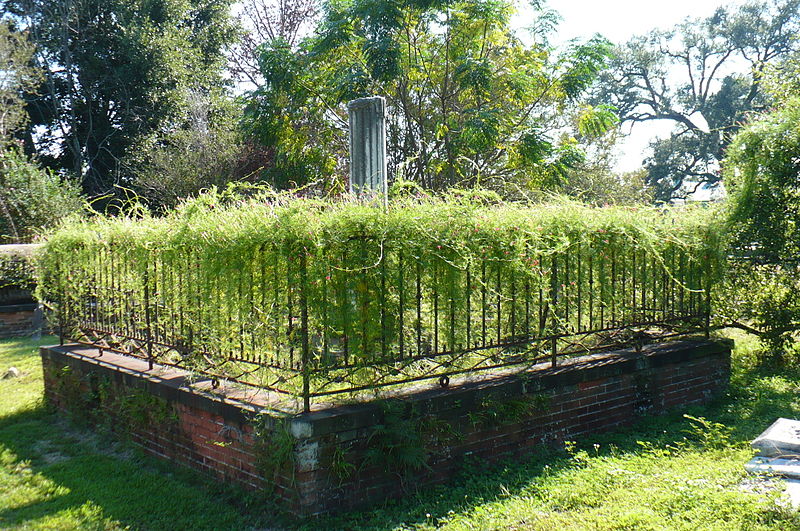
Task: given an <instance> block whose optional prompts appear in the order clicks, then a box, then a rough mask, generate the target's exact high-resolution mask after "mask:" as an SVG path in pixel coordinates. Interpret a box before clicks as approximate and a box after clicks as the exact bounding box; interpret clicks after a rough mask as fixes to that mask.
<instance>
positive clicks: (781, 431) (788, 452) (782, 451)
mask: <svg viewBox="0 0 800 531" xmlns="http://www.w3.org/2000/svg"><path fill="white" fill-rule="evenodd" d="M751 445H752V447H753V448H755V449H756V450H758V453H759V454H760V455H762V456H765V457H789V456H800V421H797V420H792V419H785V418H779V419H778V420H776V421H775V422H773V423H772V425H771V426H770V427H769V428H767V429H766V430H764V432H763V433H762V434H761V435H759V436H758V437H757V438H756V439H755V440H754V441H753V442H752V443H751Z"/></svg>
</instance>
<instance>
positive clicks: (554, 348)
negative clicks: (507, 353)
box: [550, 253, 558, 367]
mask: <svg viewBox="0 0 800 531" xmlns="http://www.w3.org/2000/svg"><path fill="white" fill-rule="evenodd" d="M557 305H558V258H557V257H556V254H555V253H553V264H552V269H551V270H550V322H551V323H552V329H551V330H550V333H551V334H552V337H551V338H550V356H551V363H552V365H553V367H555V366H557V365H558V338H557V337H556V330H557V329H558V326H557V325H558V322H557V321H558V311H557Z"/></svg>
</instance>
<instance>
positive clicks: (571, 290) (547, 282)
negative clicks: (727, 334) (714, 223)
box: [57, 235, 712, 410]
mask: <svg viewBox="0 0 800 531" xmlns="http://www.w3.org/2000/svg"><path fill="white" fill-rule="evenodd" d="M613 238H614V237H613V236H610V235H595V236H594V237H592V238H589V239H584V240H582V241H579V242H577V243H573V244H570V245H569V246H567V247H565V248H563V249H561V250H558V251H540V250H535V249H530V250H522V251H520V250H507V251H506V253H507V254H509V255H511V257H508V256H507V255H506V254H503V253H502V252H500V253H498V252H489V253H487V255H486V256H485V257H483V258H482V259H480V260H475V259H461V258H460V257H459V256H458V253H457V252H455V251H452V250H448V249H441V248H439V249H422V248H413V247H409V246H405V245H393V244H392V243H391V242H389V241H377V240H374V239H370V238H352V239H351V240H350V241H349V243H348V245H346V246H345V247H344V248H345V251H344V252H342V253H341V254H340V255H338V256H334V255H326V253H325V250H324V249H322V250H316V251H314V252H313V253H312V252H309V250H308V249H304V248H298V247H296V246H292V245H288V244H287V245H284V246H277V245H275V244H271V246H270V247H268V246H267V244H265V245H261V246H254V247H253V248H251V249H248V250H246V251H245V252H244V255H246V256H242V258H241V260H240V261H238V262H237V263H236V264H227V265H226V264H225V263H219V262H214V258H213V257H208V256H200V255H199V253H197V252H195V251H193V250H192V249H191V248H185V249H181V250H175V251H172V252H161V251H152V252H149V253H146V254H144V255H142V254H141V253H139V254H133V253H129V252H127V251H126V249H124V248H121V247H115V246H111V245H101V246H97V247H95V248H92V249H90V250H85V251H83V252H84V253H86V254H85V256H86V260H85V261H84V267H81V268H79V269H77V270H76V269H72V270H70V271H62V272H60V273H59V275H58V276H59V279H58V286H59V288H58V292H59V294H58V299H59V301H58V305H57V306H58V315H59V318H60V323H61V324H60V330H61V335H62V339H63V340H72V341H77V342H80V343H85V344H89V345H93V346H96V347H98V348H100V349H106V350H112V351H116V352H120V353H123V354H125V355H129V356H135V357H138V358H142V359H145V360H148V361H149V363H150V366H151V367H152V365H153V364H154V363H159V364H165V365H172V366H176V367H180V368H184V369H188V370H192V371H196V372H198V373H201V374H204V375H207V376H208V377H210V378H211V379H212V380H213V381H214V383H215V384H216V382H218V381H219V380H222V379H225V380H229V381H232V382H238V383H242V384H247V385H254V386H258V387H260V388H263V389H266V390H269V391H273V392H276V393H279V394H282V395H286V396H289V397H295V398H297V399H300V400H302V402H303V406H304V408H305V409H306V410H308V409H309V408H310V406H311V402H312V400H314V399H315V398H318V397H331V396H333V395H340V394H343V393H358V392H362V391H366V390H374V389H378V388H383V387H389V386H396V385H402V384H408V383H411V382H417V381H421V380H426V379H436V378H438V379H439V381H440V383H441V384H442V385H447V383H448V382H449V378H450V377H451V376H453V375H458V374H472V373H478V372H484V371H490V370H496V369H499V368H503V367H509V366H525V365H532V364H536V363H541V362H544V361H547V362H549V363H552V364H554V365H555V364H557V363H558V359H559V358H560V357H564V356H569V355H575V354H579V353H585V352H591V351H594V350H598V349H606V348H611V347H615V346H620V345H630V344H641V343H642V342H644V341H647V340H652V339H655V338H660V337H666V336H670V335H674V334H679V333H685V332H697V331H700V330H706V331H707V330H708V319H709V307H710V290H711V284H712V278H711V277H712V275H711V271H710V267H709V266H708V264H707V263H706V262H707V260H703V257H702V256H700V254H701V253H698V252H697V250H696V249H687V248H684V247H681V246H679V245H677V244H675V245H667V246H665V247H664V248H663V249H662V250H661V251H660V252H657V253H656V252H653V251H652V250H647V249H640V248H635V247H628V248H624V249H625V252H620V247H619V246H616V245H613V244H612V243H613V242H609V240H610V239H613ZM423 254H425V259H424V260H422V259H421V257H422V255H423ZM321 257H324V259H323V258H321Z"/></svg>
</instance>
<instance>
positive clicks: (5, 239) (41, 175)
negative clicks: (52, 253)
mask: <svg viewBox="0 0 800 531" xmlns="http://www.w3.org/2000/svg"><path fill="white" fill-rule="evenodd" d="M82 207H83V201H82V199H81V196H80V191H79V188H78V186H77V185H76V184H75V183H73V182H72V181H70V180H68V179H64V178H61V177H58V176H57V175H55V174H54V173H52V172H51V171H48V170H43V169H40V168H39V167H38V166H36V164H34V163H32V162H31V161H29V160H28V159H27V158H25V156H24V155H23V154H22V153H21V152H20V150H19V149H17V148H16V147H14V146H12V147H10V148H7V149H5V150H3V151H0V244H2V243H24V242H29V241H31V240H33V239H34V238H35V237H36V236H37V235H39V234H40V233H42V232H43V231H44V230H46V229H47V228H50V227H53V226H55V225H57V224H58V222H59V221H60V220H61V219H64V218H65V217H67V216H69V215H70V214H74V213H77V212H80V211H81V209H82Z"/></svg>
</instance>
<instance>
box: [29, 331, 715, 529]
mask: <svg viewBox="0 0 800 531" xmlns="http://www.w3.org/2000/svg"><path fill="white" fill-rule="evenodd" d="M96 353H97V351H96V350H95V349H92V350H91V351H90V350H89V349H80V348H76V347H73V346H65V347H47V348H43V349H42V350H41V354H42V358H43V361H44V368H45V388H46V395H47V398H48V400H49V401H50V402H51V403H53V404H55V405H56V406H57V407H59V408H62V409H65V410H71V411H73V412H76V413H80V412H83V413H86V412H90V413H89V416H90V417H92V418H93V419H95V420H96V421H100V420H98V419H113V420H111V422H110V424H111V425H113V426H116V429H117V430H118V431H124V432H126V433H128V434H130V439H131V440H132V441H133V442H134V443H136V444H138V445H139V446H141V447H142V448H144V449H145V450H146V451H147V452H149V453H151V454H154V455H156V456H159V457H162V458H166V459H171V460H173V461H177V462H180V463H183V464H184V465H187V466H190V467H192V468H194V469H197V470H200V471H202V472H205V473H208V474H210V475H213V476H215V477H218V478H220V479H222V480H225V481H231V482H235V483H238V484H240V485H243V486H245V487H248V488H265V489H269V490H270V491H272V492H273V493H274V495H275V496H276V498H277V499H278V500H279V501H280V502H281V503H282V504H283V505H284V506H285V507H286V508H287V509H288V510H289V511H291V512H292V513H294V514H296V515H299V516H309V515H315V514H321V513H326V512H335V511H341V510H344V509H349V508H355V507H361V506H364V505H368V504H370V503H374V502H377V501H379V500H382V499H385V498H387V497H396V496H401V495H403V494H404V493H405V492H408V490H409V489H410V488H415V487H417V486H421V485H426V484H431V483H436V482H441V481H446V480H447V479H448V478H450V477H452V476H453V474H454V473H456V472H457V471H458V470H459V468H460V467H461V466H462V464H463V462H464V460H465V459H468V458H478V459H480V460H482V461H494V460H496V459H499V458H502V457H508V456H513V455H521V454H524V453H525V452H530V451H532V450H533V449H534V448H535V447H536V446H537V445H541V444H563V441H565V440H572V439H576V438H586V437H588V436H589V435H590V434H593V433H599V432H602V431H606V430H610V429H613V428H615V427H619V426H622V425H625V424H630V423H631V422H633V421H635V420H636V419H637V418H639V417H641V416H642V415H651V414H658V413H662V412H665V411H667V410H669V409H675V408H684V407H686V406H689V405H694V404H703V403H706V402H708V401H709V400H711V399H712V398H713V397H714V396H716V395H718V394H719V393H721V392H722V391H723V390H724V388H725V387H726V385H727V382H728V378H729V374H730V345H729V344H727V343H723V342H713V341H675V342H671V343H664V344H661V345H656V346H651V347H648V348H645V349H644V350H643V351H642V352H635V351H618V352H613V353H605V354H598V355H592V356H585V357H581V358H575V359H572V360H567V361H565V362H564V363H563V364H562V365H561V366H559V367H555V368H552V367H546V366H537V367H534V368H533V369H531V370H528V371H525V372H523V373H517V374H508V375H506V376H503V377H497V378H495V379H493V380H485V379H484V380H481V381H471V382H453V384H452V385H451V387H449V388H447V389H441V388H432V387H431V386H428V387H427V388H422V387H420V388H417V389H416V390H414V391H413V392H412V391H410V392H408V393H406V394H404V395H403V396H398V397H396V398H394V399H392V400H389V401H375V402H370V403H363V404H355V405H346V406H337V407H329V408H321V409H315V410H313V411H312V412H310V413H307V414H298V415H294V416H291V417H288V418H287V417H285V416H281V415H272V414H268V413H263V414H261V415H258V414H257V413H258V408H257V407H255V406H253V405H252V404H246V403H241V402H236V401H234V400H231V399H230V398H226V397H225V396H224V394H223V395H221V396H220V395H217V396H214V395H212V394H209V393H205V392H202V391H198V390H196V389H192V388H190V387H189V386H188V383H187V382H188V380H187V378H186V375H185V374H181V373H180V371H175V370H174V369H169V370H168V371H167V370H166V369H164V370H162V371H161V373H159V374H160V375H158V376H155V375H154V374H153V373H152V372H148V371H146V364H144V362H139V361H138V360H131V359H130V358H123V357H122V356H116V355H113V354H110V353H105V354H104V355H103V356H102V357H97V354H96ZM137 363H138V364H140V365H137ZM142 365H143V366H142ZM65 367H66V369H65ZM155 372H158V370H156V371H155ZM147 410H149V411H153V412H154V413H152V414H145V413H143V411H147ZM106 422H108V420H106ZM377 425H380V426H382V428H381V429H380V430H377V431H376V429H375V427H376V426H377ZM405 452H409V454H405ZM401 454H403V455H417V456H418V458H419V459H417V461H414V460H413V459H412V460H411V463H412V464H416V465H423V462H424V466H419V467H417V466H405V465H404V464H403V463H406V464H407V462H408V460H406V461H403V460H401V459H399V458H398V456H399V455H401Z"/></svg>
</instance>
